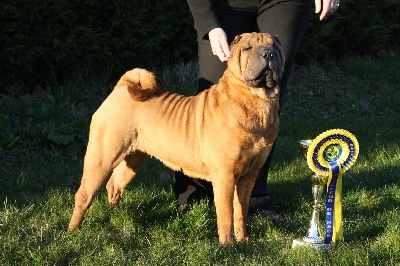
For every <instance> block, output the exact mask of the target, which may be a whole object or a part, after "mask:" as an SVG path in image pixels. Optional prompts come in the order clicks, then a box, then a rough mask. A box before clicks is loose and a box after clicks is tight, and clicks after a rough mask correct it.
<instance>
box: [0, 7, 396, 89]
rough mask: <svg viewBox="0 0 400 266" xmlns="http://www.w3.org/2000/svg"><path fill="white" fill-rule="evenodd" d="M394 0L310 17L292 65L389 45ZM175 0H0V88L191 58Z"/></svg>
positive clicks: (192, 48)
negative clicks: (323, 18)
mask: <svg viewBox="0 0 400 266" xmlns="http://www.w3.org/2000/svg"><path fill="white" fill-rule="evenodd" d="M399 10H400V3H399V1H398V0H382V1H372V0H346V1H342V4H341V6H340V8H339V10H338V11H337V12H336V14H335V15H334V16H332V17H331V18H330V19H328V20H327V21H326V22H320V21H318V19H317V15H316V16H314V19H313V20H312V21H311V22H310V26H309V29H308V31H307V34H306V38H305V40H304V42H303V44H302V46H301V49H300V51H299V53H298V61H299V63H302V62H307V61H309V60H311V59H312V60H325V59H327V58H329V59H338V58H340V57H341V56H343V55H349V54H368V53H374V52H376V51H377V50H379V49H382V48H385V49H392V48H393V47H395V46H396V44H398V43H399V41H400V34H399V29H400V26H399V25H400V22H399V19H398V18H399V17H400V11H399ZM195 36H196V34H195V31H194V29H193V20H192V17H191V14H190V11H189V8H188V6H187V4H186V1H183V0H168V1H155V0H150V1H142V0H112V1H107V0H84V1H81V0H31V1H25V0H2V1H1V3H0V37H1V38H0V50H1V53H0V93H7V92H8V91H9V90H10V88H12V87H15V86H17V85H19V86H22V87H23V88H24V89H27V88H31V87H32V86H34V85H35V84H43V83H45V84H46V83H54V82H57V83H58V84H59V83H62V82H63V81H65V79H66V77H71V76H72V77H73V76H74V75H79V73H80V72H81V71H82V70H83V69H88V68H89V69H92V70H93V72H94V73H96V71H101V70H102V69H104V68H107V69H110V71H111V72H112V75H115V76H119V75H120V74H121V73H122V72H124V71H125V70H126V69H129V68H132V67H137V66H142V67H154V66H160V65H161V64H170V63H173V62H175V61H179V60H189V59H193V58H195V57H196V42H195V39H196V37H195Z"/></svg>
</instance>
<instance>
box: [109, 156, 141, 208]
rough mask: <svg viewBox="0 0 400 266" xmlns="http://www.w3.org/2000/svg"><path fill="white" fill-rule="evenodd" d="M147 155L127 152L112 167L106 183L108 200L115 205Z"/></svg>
mask: <svg viewBox="0 0 400 266" xmlns="http://www.w3.org/2000/svg"><path fill="white" fill-rule="evenodd" d="M147 158H148V155H146V154H144V153H142V152H140V151H136V152H135V153H132V154H129V155H127V156H126V157H125V159H124V160H122V161H121V162H120V163H119V165H118V166H117V167H116V168H115V169H114V171H113V173H112V175H111V178H110V180H108V183H107V186H106V187H107V193H108V202H109V203H110V204H111V205H115V204H116V203H117V202H118V200H119V199H120V198H121V196H122V193H123V192H124V190H125V188H126V186H127V185H128V184H129V183H130V182H131V181H132V180H133V179H134V178H135V176H136V174H137V173H138V172H139V170H140V168H141V167H142V166H143V164H144V162H145V161H146V159H147Z"/></svg>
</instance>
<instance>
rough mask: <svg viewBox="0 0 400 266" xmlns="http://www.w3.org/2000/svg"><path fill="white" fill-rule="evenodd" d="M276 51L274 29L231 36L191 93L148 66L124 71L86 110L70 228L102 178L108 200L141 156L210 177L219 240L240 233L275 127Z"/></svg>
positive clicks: (123, 185)
mask: <svg viewBox="0 0 400 266" xmlns="http://www.w3.org/2000/svg"><path fill="white" fill-rule="evenodd" d="M283 62H284V58H283V54H282V50H281V48H280V44H279V42H278V40H277V38H276V37H274V36H272V35H270V34H265V33H263V34H262V33H247V34H243V35H240V36H237V37H236V38H235V40H234V41H233V42H232V45H231V57H230V58H229V61H228V66H227V69H226V71H225V73H224V74H223V76H222V78H221V79H220V80H219V83H218V84H216V85H213V86H212V87H211V88H210V89H208V90H205V91H203V92H201V93H199V94H198V95H196V96H191V97H185V96H182V95H177V94H172V93H169V92H166V91H162V90H161V89H159V87H158V85H157V83H156V80H155V77H154V75H153V73H151V72H148V71H146V70H143V69H133V70H131V71H128V72H126V73H125V74H124V75H123V76H122V78H121V79H120V80H119V81H118V83H117V85H116V86H115V88H114V90H113V91H112V92H111V94H110V95H109V96H108V97H107V99H106V100H105V101H104V102H103V104H102V105H101V106H100V107H99V109H98V110H97V111H96V112H95V114H94V115H93V117H92V121H91V125H90V135H89V143H88V146H87V151H86V155H85V160H84V169H83V176H82V181H81V185H80V187H79V189H78V191H77V193H76V195H75V208H74V211H73V214H72V217H71V221H70V224H69V228H68V229H69V230H70V231H71V230H74V229H78V228H79V227H80V225H81V223H82V220H83V217H84V215H85V213H86V211H87V209H88V208H89V206H90V204H91V203H92V200H93V198H94V196H95V194H96V193H97V192H98V190H99V189H100V187H101V186H102V184H103V183H104V182H105V180H106V178H107V177H108V176H110V175H111V177H110V179H109V180H108V183H107V186H106V188H107V192H108V201H109V203H110V204H111V205H114V204H116V203H117V202H118V200H119V199H120V198H121V196H122V193H123V192H124V190H125V188H126V186H127V185H128V184H129V182H131V181H132V179H133V178H134V177H135V176H136V174H137V173H138V171H139V169H140V168H141V167H142V165H143V163H144V162H145V160H146V159H147V158H148V157H149V156H154V157H156V158H158V159H159V160H160V161H162V162H163V163H164V164H165V165H167V166H168V167H170V168H172V169H173V170H182V171H184V172H185V173H186V174H187V175H188V176H191V177H194V178H201V179H205V180H208V181H210V182H212V185H213V189H214V195H215V196H214V197H215V198H214V201H215V207H216V213H217V226H218V236H219V242H220V243H221V244H223V245H224V244H229V243H231V242H232V227H233V232H234V236H235V238H236V241H238V242H242V241H246V240H248V236H247V234H246V229H245V219H246V214H247V210H248V204H249V198H250V193H251V191H252V188H253V185H254V182H255V179H256V176H257V173H258V171H259V169H260V168H261V166H262V165H263V163H264V162H265V160H266V158H267V156H268V154H269V152H270V150H271V146H272V143H273V142H274V140H275V137H276V135H277V134H278V126H279V120H278V108H279V104H278V99H279V88H278V82H279V80H280V78H281V75H282V70H283V66H282V65H283Z"/></svg>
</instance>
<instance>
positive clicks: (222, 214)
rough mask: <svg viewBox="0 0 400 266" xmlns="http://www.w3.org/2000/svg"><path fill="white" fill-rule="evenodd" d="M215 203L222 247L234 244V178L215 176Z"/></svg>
mask: <svg viewBox="0 0 400 266" xmlns="http://www.w3.org/2000/svg"><path fill="white" fill-rule="evenodd" d="M214 178H215V179H214V181H213V182H212V183H213V189H214V202H215V209H216V212H217V226H218V237H219V243H220V244H221V245H229V244H231V243H232V225H233V193H234V189H235V179H234V177H233V176H232V177H228V178H227V176H226V175H225V176H222V175H219V176H214Z"/></svg>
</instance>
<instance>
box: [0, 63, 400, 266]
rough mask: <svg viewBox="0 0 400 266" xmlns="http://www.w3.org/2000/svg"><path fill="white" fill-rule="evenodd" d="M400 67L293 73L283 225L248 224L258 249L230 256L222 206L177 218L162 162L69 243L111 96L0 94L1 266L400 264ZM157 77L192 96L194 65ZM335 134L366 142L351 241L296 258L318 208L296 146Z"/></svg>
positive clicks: (278, 192) (79, 87) (246, 247)
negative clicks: (91, 129)
mask: <svg viewBox="0 0 400 266" xmlns="http://www.w3.org/2000/svg"><path fill="white" fill-rule="evenodd" d="M398 69H400V60H399V57H396V58H382V59H379V60H367V59H360V58H348V59H345V60H343V61H342V62H340V63H339V64H338V66H337V67H332V68H325V67H323V66H320V65H313V66H311V67H300V68H296V69H295V71H294V73H293V75H292V79H291V82H290V86H289V88H288V91H287V93H286V95H285V98H284V104H283V106H282V116H281V129H280V133H279V137H278V139H277V149H276V153H275V156H274V161H273V166H272V169H271V173H270V179H269V189H270V192H271V195H272V197H273V199H274V209H275V210H277V211H279V212H280V213H281V214H282V215H283V216H284V217H285V218H286V223H284V224H282V225H277V226H275V225H273V224H271V223H270V222H268V221H266V220H265V219H263V218H262V217H260V216H255V217H251V218H249V219H248V221H247V226H248V230H249V233H250V235H251V238H252V240H251V242H250V243H248V244H235V245H234V246H232V247H225V248H222V247H220V246H219V244H218V236H217V230H216V217H215V210H214V208H209V207H208V205H207V203H206V202H202V203H200V204H197V205H195V206H194V208H193V210H192V211H191V212H190V213H189V214H187V215H180V214H179V213H178V212H177V210H176V201H175V199H174V196H173V192H172V185H173V181H172V172H171V171H170V170H167V173H168V175H169V178H164V177H163V173H164V171H165V168H164V166H163V165H162V164H161V163H160V162H158V161H157V160H155V159H151V160H149V161H148V162H147V163H146V165H145V167H144V168H143V169H142V171H141V172H140V175H139V176H138V178H137V179H135V180H134V181H133V182H132V183H131V184H130V185H129V186H128V189H127V191H126V192H125V194H124V197H123V199H122V200H121V202H120V204H119V206H117V207H115V208H112V207H109V206H108V204H107V199H106V193H105V189H104V188H103V189H102V190H101V191H100V193H99V194H98V196H97V198H96V199H95V201H94V203H93V205H92V206H91V208H90V209H89V211H88V213H87V214H86V216H85V221H84V224H83V228H82V230H81V232H80V233H79V234H71V233H67V232H66V229H67V225H68V222H69V219H70V215H71V213H72V208H73V204H74V199H73V197H74V193H75V192H76V190H77V188H78V186H79V182H80V178H81V171H82V160H83V151H84V149H85V144H86V143H85V142H86V140H87V135H86V134H87V127H88V123H89V121H90V115H91V113H92V112H93V111H94V110H95V109H96V108H97V107H98V105H99V104H100V103H101V101H102V99H104V97H105V96H106V95H107V93H108V92H109V90H110V87H109V85H108V84H106V83H105V82H103V83H102V84H98V83H97V82H96V79H95V78H93V77H92V79H91V80H85V79H82V80H81V81H80V82H79V83H78V82H76V83H74V84H69V85H65V87H64V88H63V90H59V89H53V90H51V93H50V94H49V95H48V96H47V98H45V99H42V100H35V101H23V100H16V99H14V98H9V97H5V96H0V105H1V108H2V112H1V114H0V127H1V135H0V136H1V139H0V160H1V168H0V243H1V244H0V245H1V246H0V265H400V234H399V232H400V225H399V224H400V185H399V184H400V183H399V178H400V130H399V125H400V124H399V120H400V105H399V103H400V95H399V93H398V88H399V85H400V72H399V71H398ZM158 73H159V74H158V77H159V78H160V79H161V80H160V81H161V83H162V84H163V87H166V86H167V87H168V88H170V89H172V90H174V91H179V92H181V93H185V94H190V93H192V92H193V87H194V86H195V81H194V77H195V75H196V70H195V63H194V62H193V63H190V64H188V65H185V64H178V65H176V66H173V67H169V68H165V69H164V70H159V71H158ZM88 88H90V89H88ZM97 92H98V93H97ZM3 110H4V111H3ZM62 124H64V126H62ZM332 128H343V129H347V130H349V131H350V132H352V133H353V134H354V135H355V136H356V137H357V139H358V141H359V143H360V155H359V158H358V160H357V162H356V163H355V164H354V166H353V167H352V168H351V169H350V170H349V171H348V172H346V173H345V176H344V184H343V212H344V226H345V231H344V236H345V240H344V241H343V242H340V243H338V244H337V245H336V247H335V248H334V249H332V250H331V251H329V252H327V253H319V252H316V251H315V250H312V249H307V248H299V249H291V243H292V240H293V239H295V238H298V237H300V236H302V235H304V234H305V232H306V230H307V227H308V221H309V219H310V215H311V207H310V203H311V200H312V199H311V186H310V181H309V174H310V170H309V169H308V167H307V164H306V162H305V160H304V159H303V158H302V156H301V154H300V150H299V148H298V141H299V140H301V139H306V138H314V137H316V136H317V135H318V134H320V133H322V132H323V131H325V130H328V129H332ZM51 132H52V133H51ZM323 218H324V215H323V214H321V225H322V227H323Z"/></svg>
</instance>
